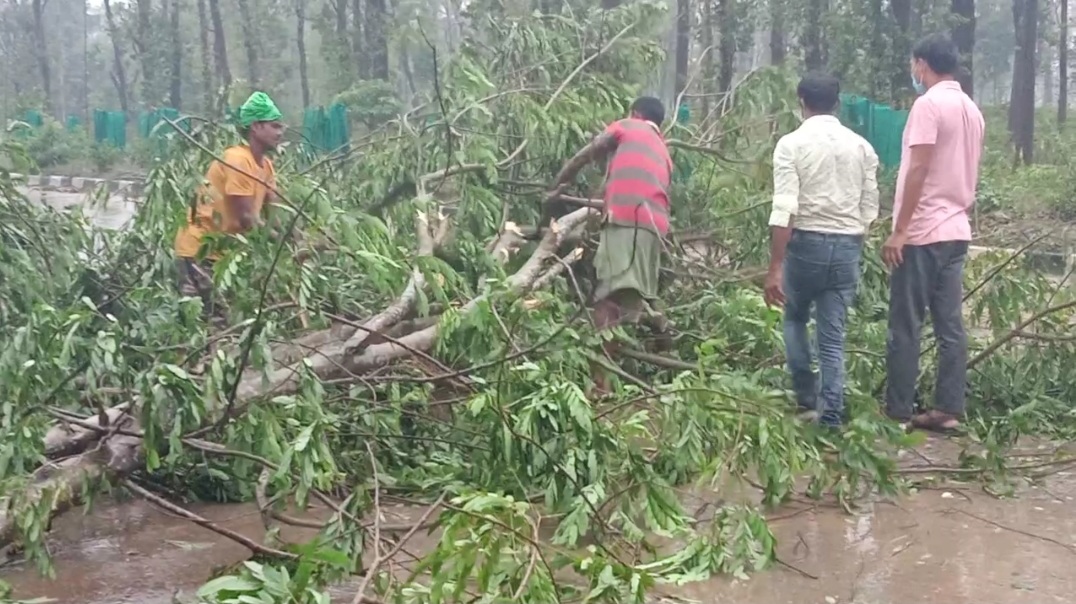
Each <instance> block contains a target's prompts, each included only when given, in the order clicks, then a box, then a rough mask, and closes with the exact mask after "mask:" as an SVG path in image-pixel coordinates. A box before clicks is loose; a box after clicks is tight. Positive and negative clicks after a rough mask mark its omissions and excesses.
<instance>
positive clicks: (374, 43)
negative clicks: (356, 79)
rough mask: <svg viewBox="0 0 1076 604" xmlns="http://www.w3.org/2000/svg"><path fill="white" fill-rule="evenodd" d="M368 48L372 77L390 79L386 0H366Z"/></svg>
mask: <svg viewBox="0 0 1076 604" xmlns="http://www.w3.org/2000/svg"><path fill="white" fill-rule="evenodd" d="M365 16H366V49H367V52H368V53H369V55H370V77H371V78H372V79H375V80H385V81H388V79H389V40H388V33H387V31H386V30H387V28H388V11H387V10H386V7H385V0H366V10H365Z"/></svg>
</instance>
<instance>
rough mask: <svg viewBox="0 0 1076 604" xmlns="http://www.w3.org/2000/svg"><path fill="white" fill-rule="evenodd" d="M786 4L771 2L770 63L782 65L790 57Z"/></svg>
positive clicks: (771, 0)
mask: <svg viewBox="0 0 1076 604" xmlns="http://www.w3.org/2000/svg"><path fill="white" fill-rule="evenodd" d="M786 10H787V9H786V7H785V2H784V1H783V0H770V63H771V64H772V65H781V64H783V63H784V62H785V57H787V56H788V41H787V40H786V39H785V12H786Z"/></svg>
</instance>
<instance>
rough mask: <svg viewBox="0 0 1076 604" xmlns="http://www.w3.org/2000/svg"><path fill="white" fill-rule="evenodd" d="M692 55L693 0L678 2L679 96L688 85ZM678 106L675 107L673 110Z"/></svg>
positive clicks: (677, 56) (677, 52)
mask: <svg viewBox="0 0 1076 604" xmlns="http://www.w3.org/2000/svg"><path fill="white" fill-rule="evenodd" d="M690 56H691V0H677V2H676V67H675V69H676V88H675V89H674V91H675V92H674V94H675V95H676V96H677V97H679V96H680V93H682V92H683V91H684V88H686V87H687V66H688V59H689V58H690ZM676 110H677V108H676V107H674V108H673V111H676Z"/></svg>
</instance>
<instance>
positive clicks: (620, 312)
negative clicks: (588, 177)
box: [554, 97, 672, 391]
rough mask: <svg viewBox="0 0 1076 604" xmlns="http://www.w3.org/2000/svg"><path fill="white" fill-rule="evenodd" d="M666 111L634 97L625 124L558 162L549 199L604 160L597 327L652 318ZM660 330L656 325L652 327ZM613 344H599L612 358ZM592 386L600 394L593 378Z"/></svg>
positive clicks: (661, 226)
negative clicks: (606, 163)
mask: <svg viewBox="0 0 1076 604" xmlns="http://www.w3.org/2000/svg"><path fill="white" fill-rule="evenodd" d="M664 121H665V107H664V106H663V105H662V103H661V101H660V100H658V99H656V98H654V97H640V98H638V99H636V100H635V102H633V103H632V105H631V113H630V114H629V116H628V117H627V118H625V119H622V120H618V121H616V122H613V123H612V124H610V125H609V126H608V127H607V128H606V129H605V131H604V132H603V133H601V134H600V135H598V136H597V137H596V138H595V139H594V140H593V141H592V142H591V143H590V144H589V145H587V146H586V147H584V148H583V149H582V150H581V151H579V153H577V154H576V155H575V157H573V158H572V159H571V160H569V161H568V163H567V164H565V166H564V168H563V169H562V170H561V171H560V174H559V175H557V179H556V182H555V183H554V196H555V195H556V194H558V193H559V192H560V191H561V189H563V187H564V186H565V185H566V184H567V183H568V182H570V181H571V180H572V179H573V178H574V177H575V175H576V174H577V173H578V172H579V170H581V169H582V168H583V166H585V165H586V164H588V163H590V162H592V161H597V160H600V159H602V158H605V157H609V158H610V159H609V166H608V169H607V171H606V177H605V192H604V195H603V200H604V202H605V208H604V217H603V221H602V230H601V239H600V242H599V244H598V251H597V254H596V255H595V258H594V268H595V271H596V273H597V278H598V284H597V287H596V288H595V290H594V299H595V307H594V321H595V324H596V326H597V327H598V328H599V329H609V328H612V327H615V326H617V325H619V324H621V323H625V322H628V323H634V322H638V321H640V320H641V319H643V318H644V317H645V318H648V319H649V318H652V317H653V316H654V314H655V313H654V311H653V308H652V307H651V302H653V301H654V300H655V299H656V298H657V295H658V274H659V272H660V269H661V251H662V245H663V238H664V237H665V235H666V234H668V232H669V180H670V178H671V175H672V159H670V157H669V150H668V148H666V146H665V139H664V138H663V137H662V135H661V124H662V122H664ZM654 322H656V323H658V325H659V329H660V328H661V327H660V326H661V325H662V324H663V323H664V322H663V321H661V320H660V319H658V320H656V321H654ZM612 351H613V346H612V344H611V343H609V344H607V345H606V352H607V353H611V352H612ZM595 386H596V389H597V390H599V391H607V390H608V383H607V382H606V376H605V375H604V374H603V373H602V372H598V375H597V376H596V378H595Z"/></svg>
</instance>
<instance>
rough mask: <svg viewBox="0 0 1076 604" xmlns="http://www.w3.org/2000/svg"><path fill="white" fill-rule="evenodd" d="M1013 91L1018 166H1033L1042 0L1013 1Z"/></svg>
mask: <svg viewBox="0 0 1076 604" xmlns="http://www.w3.org/2000/svg"><path fill="white" fill-rule="evenodd" d="M1012 16H1013V31H1014V33H1015V34H1016V36H1015V39H1016V52H1015V54H1014V56H1013V69H1012V91H1011V95H1012V96H1011V101H1010V103H1009V132H1010V134H1011V135H1012V142H1013V150H1014V152H1015V160H1016V162H1017V163H1025V164H1030V163H1032V162H1033V161H1034V150H1035V79H1036V77H1035V76H1036V74H1037V73H1038V69H1037V65H1036V64H1035V63H1036V62H1035V50H1036V45H1037V41H1038V19H1039V3H1038V0H1013V3H1012Z"/></svg>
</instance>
